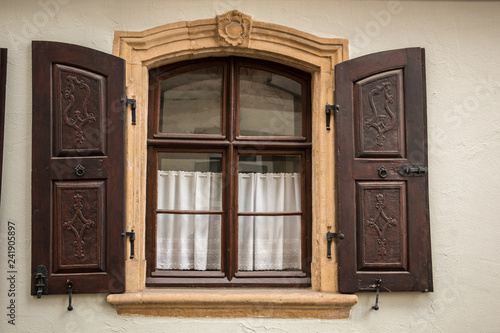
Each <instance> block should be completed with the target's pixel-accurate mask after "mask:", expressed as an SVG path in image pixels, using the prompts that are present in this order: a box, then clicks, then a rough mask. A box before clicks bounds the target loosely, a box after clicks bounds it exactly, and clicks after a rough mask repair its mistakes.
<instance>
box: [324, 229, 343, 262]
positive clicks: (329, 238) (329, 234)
mask: <svg viewBox="0 0 500 333" xmlns="http://www.w3.org/2000/svg"><path fill="white" fill-rule="evenodd" d="M337 237H338V239H344V234H337V233H336V232H330V231H328V232H327V233H326V246H327V247H326V257H327V258H328V259H332V240H333V239H334V238H337Z"/></svg>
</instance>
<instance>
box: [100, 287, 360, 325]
mask: <svg viewBox="0 0 500 333" xmlns="http://www.w3.org/2000/svg"><path fill="white" fill-rule="evenodd" d="M107 301H108V302H109V303H111V304H113V305H114V306H115V308H116V311H117V313H118V314H120V315H141V316H160V317H191V318H193V317H196V318H203V317H211V318H243V317H254V318H257V317H258V318H318V319H342V318H349V313H350V310H351V308H352V306H354V304H356V303H357V302H358V297H357V296H356V295H343V294H337V293H329V292H318V291H312V290H310V289H305V290H303V289H301V290H296V289H271V290H270V289H147V290H145V291H141V292H135V293H131V292H128V293H124V294H112V295H108V296H107Z"/></svg>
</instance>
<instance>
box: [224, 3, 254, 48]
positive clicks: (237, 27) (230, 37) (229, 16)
mask: <svg viewBox="0 0 500 333" xmlns="http://www.w3.org/2000/svg"><path fill="white" fill-rule="evenodd" d="M251 27H252V18H251V17H250V16H248V15H244V14H242V13H240V12H239V11H237V10H233V11H230V12H228V13H226V14H223V15H217V30H218V33H219V36H220V38H221V39H224V40H225V41H226V42H227V43H228V44H230V45H232V46H238V45H241V44H243V43H244V42H247V41H248V35H249V34H250V28H251Z"/></svg>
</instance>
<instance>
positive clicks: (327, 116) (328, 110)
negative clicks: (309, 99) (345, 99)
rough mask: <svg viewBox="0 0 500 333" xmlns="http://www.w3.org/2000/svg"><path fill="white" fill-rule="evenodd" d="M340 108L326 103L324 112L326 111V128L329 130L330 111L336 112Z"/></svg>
mask: <svg viewBox="0 0 500 333" xmlns="http://www.w3.org/2000/svg"><path fill="white" fill-rule="evenodd" d="M339 110H340V106H338V105H330V104H327V105H326V106H325V113H326V130H327V131H329V130H330V118H331V115H332V112H333V111H335V112H338V111H339Z"/></svg>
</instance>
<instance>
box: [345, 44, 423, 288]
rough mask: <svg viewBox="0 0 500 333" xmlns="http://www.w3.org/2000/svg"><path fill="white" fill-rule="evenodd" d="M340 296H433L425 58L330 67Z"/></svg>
mask: <svg viewBox="0 0 500 333" xmlns="http://www.w3.org/2000/svg"><path fill="white" fill-rule="evenodd" d="M335 78H336V92H335V100H336V103H337V104H339V105H340V111H339V112H338V114H337V117H336V129H335V130H336V144H337V153H338V155H337V161H338V162H337V163H338V164H337V180H338V221H339V232H340V233H342V234H344V236H345V237H344V239H342V240H338V242H337V244H338V255H339V290H340V291H341V292H346V293H352V292H356V291H363V290H375V285H376V281H377V280H378V279H380V280H381V290H390V291H432V271H431V252H430V231H429V208H428V207H429V206H428V189H427V130H426V126H427V124H426V95H425V67H424V50H423V49H420V48H410V49H402V50H394V51H387V52H381V53H376V54H371V55H367V56H364V57H360V58H357V59H353V60H349V61H346V62H343V63H340V64H338V65H337V66H336V67H335Z"/></svg>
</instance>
